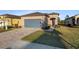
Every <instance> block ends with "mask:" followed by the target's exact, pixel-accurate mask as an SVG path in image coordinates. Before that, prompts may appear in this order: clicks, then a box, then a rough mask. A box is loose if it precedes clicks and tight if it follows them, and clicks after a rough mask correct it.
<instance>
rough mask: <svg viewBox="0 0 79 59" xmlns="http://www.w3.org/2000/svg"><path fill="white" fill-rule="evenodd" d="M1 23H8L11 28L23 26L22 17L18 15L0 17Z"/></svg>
mask: <svg viewBox="0 0 79 59" xmlns="http://www.w3.org/2000/svg"><path fill="white" fill-rule="evenodd" d="M0 21H2V22H4V23H5V22H6V21H7V23H8V26H11V27H18V26H21V17H20V16H16V15H11V14H3V15H0Z"/></svg>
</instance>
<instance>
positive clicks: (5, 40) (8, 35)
mask: <svg viewBox="0 0 79 59" xmlns="http://www.w3.org/2000/svg"><path fill="white" fill-rule="evenodd" d="M37 30H38V29H34V28H21V29H14V30H12V31H7V32H3V33H0V48H7V47H10V46H11V45H13V43H16V42H17V41H19V40H20V39H21V38H22V37H24V36H26V35H29V34H31V33H33V32H35V31H37Z"/></svg>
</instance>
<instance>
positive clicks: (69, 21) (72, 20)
mask: <svg viewBox="0 0 79 59" xmlns="http://www.w3.org/2000/svg"><path fill="white" fill-rule="evenodd" d="M65 25H69V26H74V25H79V15H75V16H71V17H68V18H66V19H65Z"/></svg>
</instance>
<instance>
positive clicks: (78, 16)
mask: <svg viewBox="0 0 79 59" xmlns="http://www.w3.org/2000/svg"><path fill="white" fill-rule="evenodd" d="M77 18H79V15H77V16H75V24H76V25H77Z"/></svg>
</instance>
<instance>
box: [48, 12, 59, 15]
mask: <svg viewBox="0 0 79 59" xmlns="http://www.w3.org/2000/svg"><path fill="white" fill-rule="evenodd" d="M49 15H59V13H55V12H52V13H49Z"/></svg>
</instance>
